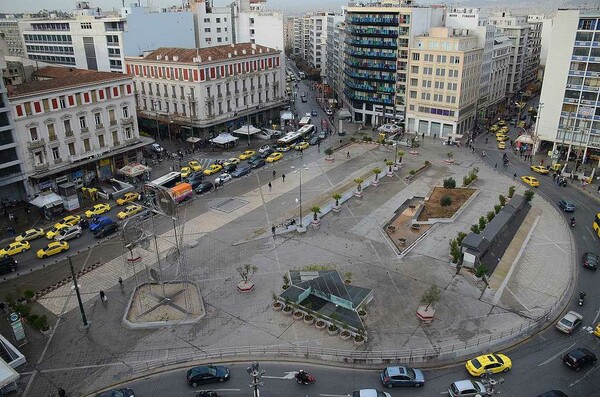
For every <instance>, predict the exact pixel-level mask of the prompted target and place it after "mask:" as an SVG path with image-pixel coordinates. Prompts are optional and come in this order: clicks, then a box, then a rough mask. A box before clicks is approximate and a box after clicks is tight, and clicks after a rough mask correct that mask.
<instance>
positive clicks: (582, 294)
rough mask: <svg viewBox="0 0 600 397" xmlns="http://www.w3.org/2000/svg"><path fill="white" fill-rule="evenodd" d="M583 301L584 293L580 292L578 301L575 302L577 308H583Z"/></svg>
mask: <svg viewBox="0 0 600 397" xmlns="http://www.w3.org/2000/svg"><path fill="white" fill-rule="evenodd" d="M584 301H585V292H581V293H579V301H578V302H577V304H578V305H579V306H583V302H584Z"/></svg>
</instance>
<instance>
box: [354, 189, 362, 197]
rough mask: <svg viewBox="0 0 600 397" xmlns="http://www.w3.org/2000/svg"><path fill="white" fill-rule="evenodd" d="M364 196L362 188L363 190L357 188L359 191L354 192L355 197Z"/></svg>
mask: <svg viewBox="0 0 600 397" xmlns="http://www.w3.org/2000/svg"><path fill="white" fill-rule="evenodd" d="M362 196H363V192H362V190H361V191H358V190H357V191H355V192H354V197H362Z"/></svg>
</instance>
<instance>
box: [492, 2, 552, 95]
mask: <svg viewBox="0 0 600 397" xmlns="http://www.w3.org/2000/svg"><path fill="white" fill-rule="evenodd" d="M489 20H490V23H491V24H493V25H494V26H495V27H496V29H498V30H499V31H500V33H502V34H503V35H504V36H507V37H508V38H510V39H511V41H512V55H511V58H510V66H509V72H508V79H507V83H506V95H507V97H508V98H509V99H510V100H514V99H517V100H520V95H519V93H522V91H523V90H525V89H526V88H527V85H528V84H530V83H532V82H533V81H535V79H536V77H537V70H538V67H539V61H540V50H541V36H540V32H541V27H540V23H539V22H534V23H529V22H527V16H525V15H520V16H517V15H511V14H510V13H507V12H497V13H494V14H492V15H491V16H490V17H489Z"/></svg>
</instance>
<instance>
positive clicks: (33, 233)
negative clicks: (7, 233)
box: [15, 228, 44, 242]
mask: <svg viewBox="0 0 600 397" xmlns="http://www.w3.org/2000/svg"><path fill="white" fill-rule="evenodd" d="M43 235H44V229H41V228H40V229H29V230H25V231H24V232H23V233H21V234H19V235H18V236H17V237H15V241H17V242H19V241H31V240H35V239H36V238H38V237H42V236H43Z"/></svg>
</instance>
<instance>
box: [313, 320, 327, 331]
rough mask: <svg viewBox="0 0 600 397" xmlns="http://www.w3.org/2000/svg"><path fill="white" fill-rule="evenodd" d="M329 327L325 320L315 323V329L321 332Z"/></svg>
mask: <svg viewBox="0 0 600 397" xmlns="http://www.w3.org/2000/svg"><path fill="white" fill-rule="evenodd" d="M326 327H327V323H326V322H325V321H323V320H319V321H317V322H316V323H315V328H316V329H318V330H319V331H322V330H324V329H325V328H326Z"/></svg>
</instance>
